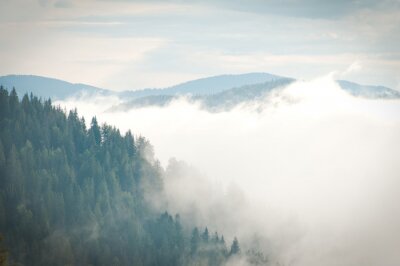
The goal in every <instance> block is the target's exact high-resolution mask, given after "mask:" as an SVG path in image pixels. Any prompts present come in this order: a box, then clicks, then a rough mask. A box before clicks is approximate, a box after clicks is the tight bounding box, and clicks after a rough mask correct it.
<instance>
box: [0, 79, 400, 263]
mask: <svg viewBox="0 0 400 266" xmlns="http://www.w3.org/2000/svg"><path fill="white" fill-rule="evenodd" d="M337 76H338V74H337V73H331V74H329V75H326V76H323V77H319V78H316V79H313V80H294V79H291V78H284V77H279V76H274V75H270V74H262V73H257V74H254V75H253V74H244V75H243V76H240V75H239V76H234V75H231V76H229V75H224V76H217V77H213V78H210V79H209V80H207V79H202V80H199V81H192V82H188V83H184V84H181V85H177V86H174V87H171V88H167V89H156V90H155V89H148V90H141V91H137V92H136V91H133V92H119V93H114V92H111V91H105V90H101V89H97V88H96V89H94V90H92V89H87V87H84V88H83V89H77V90H76V91H74V92H73V93H70V92H68V93H66V92H65V91H68V88H69V87H68V86H70V85H71V84H69V83H68V84H64V85H65V86H67V87H65V88H64V89H61V90H59V91H56V92H55V90H53V91H51V88H52V87H51V86H56V85H57V84H50V85H48V87H47V88H48V89H46V90H43V91H40V93H43V94H41V95H40V96H41V97H43V98H45V99H46V98H47V97H50V96H55V95H56V94H57V96H56V97H55V99H54V100H53V101H46V102H45V103H44V107H43V108H45V110H46V108H47V109H48V108H50V105H51V106H53V107H51V108H54V109H55V110H56V111H57V112H58V114H57V116H59V117H60V118H59V119H60V121H59V122H57V119H56V120H54V122H55V125H57V126H56V128H59V130H61V132H63V130H65V129H63V127H62V123H65V122H62V123H61V121H64V120H65V119H66V118H62V113H64V112H66V114H68V117H67V119H68V121H69V120H70V119H71V121H75V122H74V123H77V124H76V125H79V128H80V129H79V131H80V132H81V133H80V134H81V138H84V135H88V136H87V138H88V141H89V144H85V145H89V146H87V147H88V150H89V151H93V152H94V156H95V157H93V158H96V159H94V160H95V164H99V166H98V167H100V166H101V169H102V170H100V171H97V170H96V167H94V168H93V171H94V172H93V173H92V174H90V175H93V178H94V179H93V181H90V182H94V183H93V184H94V185H93V186H94V187H93V189H94V191H97V189H99V192H96V193H95V194H96V195H97V196H96V195H93V198H90V196H89V195H90V194H89V195H87V197H88V200H89V201H92V203H90V204H92V205H90V204H89V205H87V206H85V205H82V204H80V205H82V206H85V207H83V210H82V211H83V213H81V214H80V215H81V216H79V215H77V214H75V213H74V211H72V212H71V214H70V215H73V216H70V215H68V214H67V213H68V211H67V210H65V212H66V214H64V215H65V217H66V218H65V219H67V218H68V217H75V216H76V217H78V218H79V219H84V220H83V222H82V223H76V222H75V223H72V224H69V226H70V227H69V228H68V227H67V229H65V228H64V227H63V226H64V225H61V227H60V225H57V226H56V227H54V228H57V230H55V231H51V230H50V232H51V234H49V235H47V236H46V237H45V238H44V239H45V241H44V242H43V245H44V246H41V247H42V248H43V249H44V250H46V249H48V245H51V243H53V242H52V241H55V242H54V243H59V242H60V239H61V240H62V243H64V244H63V245H64V247H62V248H60V250H59V251H57V252H58V253H55V252H56V251H55V250H53V251H52V252H53V253H55V254H62V256H61V255H59V256H56V255H55V256H54V257H53V260H51V258H47V259H48V260H47V261H45V262H47V263H49V262H57V261H63V262H64V263H72V264H86V263H89V262H90V263H93V264H96V265H103V264H104V265H111V264H115V265H127V264H131V263H133V265H139V261H141V262H140V263H142V264H143V265H169V264H168V263H171V264H170V265H311V266H313V265H349V266H353V265H354V266H355V265H398V264H399V263H400V261H399V256H398V249H397V247H398V246H399V245H400V236H399V235H398V234H397V232H398V231H399V229H400V228H399V225H400V223H399V222H400V209H399V207H398V204H397V203H398V201H399V200H400V199H399V195H398V192H397V187H398V186H399V173H400V171H399V170H400V169H399V168H400V161H399V158H400V157H399V155H400V154H399V153H400V149H399V148H400V143H399V140H398V136H399V133H400V116H399V114H400V100H399V93H398V92H397V91H395V90H391V89H389V88H386V87H381V86H363V85H358V84H356V83H352V82H348V81H343V80H339V81H337ZM339 76H340V75H339ZM13 78H14V79H17V80H18V79H20V80H19V81H18V82H22V81H24V79H26V78H27V77H18V76H13ZM29 78H32V77H28V79H27V80H28V81H24V82H27V83H26V84H27V86H26V87H24V86H22V85H24V84H23V83H19V85H21V86H20V89H18V83H17V81H15V85H12V83H7V86H8V87H12V86H15V87H16V89H17V91H18V90H25V91H24V92H29V90H30V89H29V82H30V81H29ZM33 78H34V79H36V80H37V82H38V85H35V89H36V86H37V88H39V87H40V86H41V87H42V88H46V85H45V83H46V81H47V79H45V78H38V77H33ZM230 78H233V81H229V79H230ZM2 79H3V80H8V81H7V82H12V81H10V77H2V78H0V80H2ZM240 80H242V81H240ZM39 81H40V82H39ZM199 82H200V83H199ZM199 84H200V85H199ZM74 86H78V87H77V88H81V87H79V86H80V85H74ZM90 88H92V87H90ZM31 90H32V91H33V88H32V89H31ZM185 90H187V91H185ZM187 92H188V93H187ZM50 93H51V94H50ZM46 94H47V95H48V96H46ZM135 94H136V95H135ZM21 97H22V96H21ZM26 97H27V98H26V99H25V97H24V98H22V100H21V108H25V107H24V106H25V105H26V103H25V104H24V102H26V101H29V97H28V96H26ZM33 99H35V100H33V101H32V98H31V100H30V101H31V102H32V104H36V105H38V103H37V101H39V100H38V98H33ZM14 104H15V103H14ZM2 106H4V105H2ZM76 110H77V111H76ZM78 114H79V116H80V115H83V117H84V119H81V118H79V116H78ZM22 117H23V116H22ZM70 117H71V118H70ZM93 117H96V119H95V120H93V119H92V118H93ZM21 119H22V118H21ZM4 121H6V120H3V123H4ZM12 121H13V120H12ZM22 121H23V120H21V122H22ZM68 123H69V122H68ZM67 125H68V124H67ZM96 125H98V126H96ZM108 125H111V126H108ZM14 126H15V125H14ZM60 126H61V127H60ZM47 127H48V126H47V125H46V124H44V125H43V128H45V130H47V129H46V128H47ZM68 127H70V126H67V128H68ZM97 127H98V130H95V129H96V128H97ZM114 127H115V128H114ZM2 128H3V131H2V135H1V136H2V137H5V136H7V137H8V138H9V139H10V138H11V139H12V138H13V137H11V136H10V133H8V134H6V133H4V132H6V131H4V130H7V129H8V130H10V128H11V127H9V126H7V127H2ZM13 128H14V129H12V130H16V129H17V128H19V127H13ZM49 130H50V133H46V134H45V135H44V136H47V135H48V136H50V140H49V141H50V143H49V145H50V146H49V147H53V149H55V148H57V147H58V146H57V145H59V144H57V143H60V141H62V139H63V138H64V137H62V134H61V132H59V133H57V132H58V131H57V130H56V129H53V128H49ZM52 130H55V131H54V132H53V131H52ZM131 131H132V132H133V133H130V132H131ZM85 132H86V133H85ZM90 132H93V133H90ZM94 132H97V133H96V134H97V137H96V134H94ZM107 132H110V133H111V134H110V133H107ZM120 132H122V133H120ZM24 134H26V133H24ZM54 134H55V135H54ZM60 134H61V135H60ZM74 134H75V133H74ZM119 134H121V136H124V134H126V135H125V137H124V139H126V140H124V141H128V143H129V141H130V139H131V140H132V141H133V143H134V146H132V144H129V145H131V147H134V148H132V151H131V155H129V154H130V153H129V150H127V151H126V156H128V158H129V156H131V158H132V163H133V165H132V166H130V167H131V169H132V171H133V172H132V173H129V171H130V170H129V171H128V170H126V169H124V168H126V166H125V165H124V163H125V162H128V161H129V159H126V158H124V157H118V156H125V155H123V154H124V152H122V153H120V152H119V151H118V150H119V149H122V150H124V149H125V144H123V142H124V141H122V139H121V140H118V138H120V137H117V136H118V135H119ZM71 136H73V135H71ZM108 136H113V137H111V138H110V137H108ZM140 136H145V137H146V139H144V138H142V137H140ZM41 138H42V137H39V136H36V137H35V138H33V140H35V141H38V144H36V145H42V144H39V143H41V140H40V139H41ZM53 138H54V139H53ZM74 138H75V137H74ZM91 138H93V139H92V140H90V139H91ZM96 139H97V140H96ZM108 139H109V140H110V141H111V142H108ZM147 140H148V141H149V142H148V141H147ZM15 141H19V143H20V144H18V145H20V149H21V150H20V151H19V152H20V153H21V154H20V155H19V156H20V157H21V160H24V159H23V158H24V157H23V155H22V154H24V152H25V151H26V150H27V149H28V150H29V149H30V148H29V145H28V144H26V141H25V140H24V139H23V137H20V138H19V139H16V140H15ZM74 141H75V140H74ZM90 141H91V142H92V143H93V144H90V143H91V142H90ZM121 141H122V142H121ZM12 142H13V141H10V140H6V141H5V140H4V139H3V138H2V145H3V146H4V147H5V148H4V150H5V152H4V153H5V154H6V155H5V157H6V158H7V159H6V160H5V161H6V162H8V158H9V156H10V154H11V151H12V147H11V146H10V145H11V144H10V143H12ZM30 142H32V140H30ZM16 143H18V142H16ZM61 143H62V142H61ZM96 143H97V144H96ZM101 143H102V144H101ZM117 143H120V144H117ZM150 143H151V145H150ZM6 145H7V146H6ZM18 145H17V144H15V146H16V149H17V148H18ZM27 145H28V146H27ZM31 145H32V144H31ZM63 145H66V144H63ZM75 145H77V144H75ZM90 145H93V147H92V148H90V147H91V146H90ZM96 145H99V146H98V147H97V146H96ZM118 145H122V146H118ZM129 145H128V147H129ZM33 146H34V147H36V148H37V147H40V146H35V144H33ZM65 147H68V146H65ZM76 147H80V145H77V146H76ZM96 147H97V148H96ZM117 147H119V148H117ZM48 149H50V148H48ZM96 149H99V150H98V151H96ZM107 149H110V150H108V151H107ZM17 150H18V149H17ZM61 151H63V149H61ZM133 151H135V152H133ZM54 152H55V155H54V156H61V157H60V158H63V156H67V158H69V157H68V156H69V155H68V150H66V151H65V152H66V153H67V155H62V154H61V155H57V152H59V151H58V149H55V150H54ZM76 152H78V151H76ZM81 152H82V154H81V155H79V156H89V155H90V154H86V152H85V151H84V150H82V151H81ZM96 153H98V154H103V155H101V156H100V157H99V155H96ZM17 154H18V152H17ZM107 154H108V155H107ZM0 155H1V154H0ZM113 156H116V157H115V158H113ZM0 157H1V156H0ZM71 158H73V157H71ZM0 159H1V158H0ZM87 160H88V159H85V160H83V162H85V161H87ZM67 161H69V159H68V160H67ZM105 162H107V163H105ZM75 164H77V165H79V164H80V162H79V160H78V161H76V162H75ZM113 164H115V165H121V166H120V167H121V170H118V167H119V166H118V167H117V168H116V169H113V167H112V165H113ZM5 165H7V164H5ZM73 167H75V166H74V164H71V165H70V166H69V168H71V169H73ZM107 167H110V168H107ZM4 169H6V168H4ZM40 169H41V168H40ZM40 169H38V170H40ZM61 169H62V168H61ZM76 169H77V170H76V171H77V172H76V173H75V174H73V175H72V176H74V175H76V178H77V177H78V176H79V175H80V173H81V172H80V171H82V169H85V168H82V166H80V167H77V168H76ZM79 169H81V170H79ZM89 169H90V168H89ZM135 169H139V172H135V171H136V170H135ZM41 171H42V170H41ZM71 171H72V173H73V172H74V170H71ZM96 171H97V172H96ZM126 171H128V172H126ZM37 173H40V172H37ZM60 173H62V170H61V172H60ZM89 173H91V172H89ZM121 174H122V175H121ZM20 175H21V174H20ZM131 175H132V177H133V179H132V180H131V179H130V178H129V176H131ZM56 176H57V175H56ZM96 176H101V178H100V179H99V182H100V180H104V181H102V182H105V183H101V182H100V183H99V184H98V185H97V181H95V180H96V178H97V177H96ZM109 176H112V179H111V180H114V181H112V182H117V183H116V184H118V185H116V184H115V183H114V185H112V186H111V185H110V184H109V182H110V180H109ZM60 178H61V176H60ZM124 178H125V179H124ZM82 180H85V179H82ZM116 180H117V181H116ZM60 181H62V178H61V179H60ZM19 182H22V181H19ZM42 182H45V181H42ZM69 182H71V184H72V185H73V186H76V185H74V184H75V183H74V181H69ZM124 182H128V183H124ZM129 182H133V183H129ZM135 182H136V183H135ZM60 184H61V183H60ZM127 184H130V185H128V187H130V188H132V189H133V190H129V191H125V192H123V191H124V189H126V188H127ZM135 184H136V185H135ZM104 187H106V188H107V189H106V190H104ZM84 188H85V189H88V188H90V186H87V185H84V183H82V188H81V189H84ZM76 189H78V188H75V187H74V188H73V190H74V191H75V190H76ZM118 190H121V192H118ZM4 191H8V190H7V188H6V187H4ZM21 191H24V189H22V188H21ZM89 191H90V190H89ZM104 191H108V192H104ZM122 192H123V193H122ZM126 192H128V194H129V196H128V194H124V193H126ZM5 193H6V194H5V195H8V194H7V193H9V192H5ZM21 193H22V195H24V194H23V192H21ZM54 193H55V195H59V193H60V191H55V192H54ZM63 193H64V192H61V194H63ZM97 193H99V194H97ZM104 193H106V194H109V196H104V195H105V194H104ZM18 195H20V194H18ZM66 195H67V194H64V195H63V197H64V200H63V201H64V202H65V203H64V204H65V206H67V199H66V198H65V197H66ZM83 195H85V193H84V194H83ZM129 197H132V198H131V199H129ZM28 198H29V197H24V199H25V200H23V201H17V202H16V203H14V204H16V205H15V206H18V208H17V210H18V215H22V214H23V215H25V216H24V217H29V215H31V216H32V214H29V213H32V212H35V209H30V208H33V206H35V205H33V204H32V203H29V202H28V201H27V200H26V199H28ZM125 201H126V202H127V204H128V205H124V204H123V202H125ZM60 202H62V201H60ZM60 204H61V203H60ZM69 204H72V203H69ZM73 204H76V203H73ZM129 204H134V205H135V204H139V206H136V205H135V206H130V205H129ZM97 205H99V206H98V207H96V206H97ZM39 206H40V205H39ZM92 208H93V210H92V211H93V212H94V213H93V215H91V216H90V217H92V218H87V217H86V214H85V210H86V211H87V210H90V209H92ZM96 208H99V210H101V211H99V210H97V209H96ZM132 209H134V211H132ZM165 211H167V212H168V213H165ZM9 212H10V210H8V212H6V213H9ZM11 213H12V212H11ZM163 213H165V214H163ZM175 214H179V215H178V216H176V217H173V216H174V215H175ZM157 215H161V216H160V217H159V218H157ZM33 217H35V215H33ZM85 217H86V218H85ZM96 217H97V218H96ZM10 219H11V218H10ZM26 219H28V218H26ZM74 219H77V218H74ZM86 219H87V220H86ZM6 220H7V219H6ZM27 221H29V219H28V220H27ZM120 221H123V223H122V224H120V223H119V222H120ZM44 222H45V221H44ZM63 223H66V224H65V225H67V224H68V223H67V222H66V221H65V222H63ZM6 224H7V223H6ZM178 224H179V225H178ZM74 225H75V226H74ZM76 225H79V226H82V225H84V226H83V228H84V229H83V231H81V230H78V231H76ZM8 226H10V227H13V226H11V225H10V224H8ZM132 226H133V227H134V228H136V229H135V230H134V231H132V233H129V237H128V238H126V239H125V238H124V237H123V241H122V242H121V240H119V237H120V236H122V235H126V234H124V231H125V230H127V229H126V228H132ZM180 227H182V231H180V229H179V230H178V231H176V230H177V229H176V228H180ZM21 228H23V225H21ZM51 228H53V227H51ZM63 228H64V229H63ZM140 228H142V229H140ZM173 228H174V229H173ZM193 228H194V229H193ZM197 228H198V229H197ZM205 228H207V233H206V231H205ZM192 229H193V230H192ZM209 229H210V232H208V230H209ZM52 230H53V229H52ZM129 230H131V229H129ZM129 230H128V231H126V232H131V231H129ZM196 230H197V231H196ZM211 230H212V231H211ZM214 231H216V232H218V233H216V234H215V235H214ZM14 232H15V234H17V235H18V234H19V230H16V231H14ZM165 232H168V233H165ZM164 233H165V234H166V235H165V237H167V238H166V239H169V238H168V237H169V234H171V235H172V236H173V237H172V239H178V240H173V241H172V240H169V241H167V242H164V240H163V239H164V238H162V237H161V238H160V236H163V234H164ZM80 234H86V235H87V236H89V237H88V238H89V239H91V241H92V242H88V243H85V242H84V243H85V244H84V245H83V244H82V246H79V245H81V241H83V240H81V239H80V238H79V237H77V236H78V235H80ZM222 234H223V235H224V242H223V243H224V244H222V242H221V235H222ZM235 237H237V239H238V240H239V242H238V243H236V244H238V245H240V248H239V247H236V246H235V245H234V243H235V241H234V239H235ZM139 238H140V239H142V240H141V241H139V242H137V239H139ZM107 239H111V240H112V241H113V242H112V243H114V244H113V245H115V246H116V247H120V251H118V252H119V253H118V252H117V251H116V250H114V249H110V248H109V247H108V246H107V245H104V241H106V240H107ZM179 239H180V240H179ZM196 239H198V240H196ZM200 239H202V240H201V241H205V242H201V241H200ZM206 239H207V241H206ZM208 239H209V240H208ZM212 239H213V240H212ZM5 240H6V241H7V237H6V238H5ZM211 240H212V241H211ZM217 240H218V241H217ZM96 241H97V242H96ZM157 241H159V242H157ZM175 241H177V242H175ZM196 241H197V242H196ZM208 241H210V245H208V244H204V243H209V242H208ZM213 241H214V242H213ZM225 241H226V244H225ZM135 242H137V243H138V244H136V245H135V246H134V244H133V243H135ZM157 243H159V244H160V246H158V244H157ZM166 243H168V244H166ZM193 243H199V244H193ZM200 243H201V244H200ZM212 243H221V244H212ZM6 244H8V246H10V245H11V246H13V245H14V244H13V243H10V242H6ZM231 244H232V246H231ZM46 245H47V246H46ZM74 245H77V247H82V248H84V249H83V250H85V248H89V249H88V250H89V251H87V254H86V255H85V254H79V253H77V252H76V247H75V246H74ZM91 245H96V248H94V247H93V246H91ZM102 245H104V247H102ZM197 245H199V246H197ZM125 248H126V250H130V248H131V249H132V250H136V252H138V253H135V254H136V255H135V254H134V255H132V256H131V257H130V256H126V254H125V253H123V252H122V251H121V249H122V250H125ZM169 248H170V249H169ZM197 248H198V249H197ZM66 249H68V250H69V251H68V252H69V253H68V254H71V255H65V250H66ZM20 250H23V248H21V247H20ZM63 250H64V251H63ZM104 250H105V251H107V252H105V251H104ZM193 250H195V251H193ZM239 250H240V251H239ZM85 252H86V251H85ZM97 252H102V254H103V255H102V257H101V258H102V260H103V261H102V260H101V259H99V258H100V257H99V256H98V255H97ZM28 254H31V256H33V257H35V253H34V251H30V253H29V252H28ZM32 254H33V255H32ZM108 254H110V255H108ZM116 254H117V255H116ZM128 254H129V253H128ZM167 254H170V255H171V256H169V255H167ZM231 254H234V255H231ZM152 257H154V259H155V260H152V259H151V258H152ZM37 258H39V259H42V257H41V256H37ZM11 259H12V260H15V261H16V262H17V261H18V259H20V260H23V258H22V257H19V256H17V253H14V254H13V253H12V255H11ZM39 259H38V260H37V261H38V262H37V263H43V261H41V260H39ZM79 259H81V260H80V261H79ZM94 259H95V260H94ZM132 259H136V260H137V261H134V262H133V261H132ZM108 263H110V264H108Z"/></svg>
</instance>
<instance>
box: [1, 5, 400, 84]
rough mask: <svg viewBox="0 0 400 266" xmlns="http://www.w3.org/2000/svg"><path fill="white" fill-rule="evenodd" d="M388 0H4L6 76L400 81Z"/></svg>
mask: <svg viewBox="0 0 400 266" xmlns="http://www.w3.org/2000/svg"><path fill="white" fill-rule="evenodd" d="M399 10H400V8H399V4H398V1H396V0H387V1H379V2H376V1H335V2H332V1H314V0H303V1H275V0H271V1H259V0H252V1H247V2H246V4H243V3H242V2H241V1H224V0H220V1H185V2H182V1H168V2H164V1H94V0H93V1H92V0H89V1H67V0H65V1H50V0H49V1H47V0H42V1H20V0H17V1H9V0H6V1H2V2H1V3H0V33H1V34H0V36H1V37H0V47H1V49H0V56H1V58H2V59H3V60H2V61H3V64H2V66H1V67H0V74H1V75H5V74H36V75H44V76H51V77H55V78H60V79H65V80H68V81H72V82H80V83H89V84H91V85H96V86H99V87H105V88H111V89H116V90H122V89H137V88H143V87H149V86H156V87H165V86H170V85H173V84H176V83H179V82H182V81H186V80H190V79H194V78H199V77H204V76H210V75H218V74H225V73H243V72H252V71H256V72H260V71H265V72H271V73H275V74H280V75H283V76H291V77H294V78H299V77H303V78H314V77H317V76H320V75H322V74H323V73H327V72H330V71H333V70H336V69H340V70H342V71H344V70H345V69H346V68H347V67H348V66H349V65H351V64H352V63H354V62H359V65H361V66H362V68H360V69H359V70H358V71H357V72H352V73H348V77H347V78H348V79H352V80H354V81H356V82H359V83H362V84H380V85H385V86H388V87H392V88H394V89H400V87H399V84H400V80H399V78H398V77H399V76H400V73H399V69H400V60H399V58H400V57H399V55H400V50H399V46H398V43H399V42H400V39H399V38H400V37H399V36H400V21H399V18H400V15H399V12H400V11H399Z"/></svg>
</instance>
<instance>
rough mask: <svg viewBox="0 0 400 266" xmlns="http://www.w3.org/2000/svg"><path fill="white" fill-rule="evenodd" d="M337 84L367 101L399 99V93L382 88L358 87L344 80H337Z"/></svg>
mask: <svg viewBox="0 0 400 266" xmlns="http://www.w3.org/2000/svg"><path fill="white" fill-rule="evenodd" d="M337 83H338V84H339V86H340V87H341V88H342V89H343V90H345V91H347V92H349V93H350V94H351V95H353V96H356V97H363V98H369V99H377V98H379V99H395V98H400V92H398V91H396V90H393V89H390V88H387V87H384V86H371V85H360V84H357V83H354V82H350V81H346V80H338V81H337Z"/></svg>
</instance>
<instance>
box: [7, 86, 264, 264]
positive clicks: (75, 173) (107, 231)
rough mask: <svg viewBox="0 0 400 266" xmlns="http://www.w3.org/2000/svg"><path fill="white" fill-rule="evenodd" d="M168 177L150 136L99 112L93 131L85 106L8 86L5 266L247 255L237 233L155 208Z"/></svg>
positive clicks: (223, 260) (217, 259) (205, 260)
mask: <svg viewBox="0 0 400 266" xmlns="http://www.w3.org/2000/svg"><path fill="white" fill-rule="evenodd" d="M163 174H164V169H163V168H162V167H161V165H160V163H159V162H158V161H157V160H156V159H155V156H154V152H153V147H152V146H151V144H150V143H149V141H147V140H146V139H145V138H144V137H140V136H138V137H136V136H134V134H133V133H131V132H130V131H128V132H127V133H126V134H121V132H120V131H119V130H118V129H117V128H115V127H112V126H109V125H107V124H103V125H99V123H98V122H97V119H96V117H93V119H92V120H91V123H90V127H88V128H87V127H86V124H85V120H84V119H83V118H81V117H79V115H78V112H77V110H73V111H70V112H68V113H67V112H66V111H65V110H63V109H61V108H60V107H57V106H54V105H53V104H52V102H51V100H50V99H48V100H42V99H40V98H38V97H36V96H34V95H32V94H31V95H27V94H26V95H24V96H23V97H22V98H21V99H20V98H19V97H18V95H17V93H16V91H15V89H13V90H11V91H8V90H7V89H5V88H3V87H1V88H0V234H1V238H0V241H1V243H0V244H1V249H0V265H171V266H172V265H224V264H227V263H228V262H229V260H230V259H232V258H233V257H235V256H240V254H241V248H240V246H239V241H238V240H237V238H234V240H233V242H230V243H226V242H225V239H224V236H223V235H222V234H219V233H217V232H209V229H208V228H207V227H202V228H199V227H196V225H192V226H191V227H189V226H185V225H184V223H182V221H181V219H180V216H179V214H170V213H168V210H167V209H165V211H162V212H160V211H159V210H158V209H157V208H154V206H153V205H154V204H153V203H152V201H153V200H154V199H162V197H163V182H164V179H163ZM185 224H188V223H185ZM256 255H257V254H256ZM258 255H259V254H258ZM254 258H258V259H255V260H254V259H253V260H254V264H264V263H265V262H266V259H265V258H264V257H263V256H258V257H257V256H255V257H254Z"/></svg>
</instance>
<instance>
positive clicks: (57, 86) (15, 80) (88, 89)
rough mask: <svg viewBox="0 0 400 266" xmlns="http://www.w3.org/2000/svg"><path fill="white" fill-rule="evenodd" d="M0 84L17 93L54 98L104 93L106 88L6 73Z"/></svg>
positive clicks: (0, 78) (0, 79)
mask: <svg viewBox="0 0 400 266" xmlns="http://www.w3.org/2000/svg"><path fill="white" fill-rule="evenodd" d="M0 85H2V86H3V87H5V88H7V89H9V90H11V89H12V88H15V90H16V91H17V93H18V95H20V96H22V95H24V94H25V93H28V94H30V93H31V92H32V93H33V94H34V95H35V96H38V97H42V98H45V99H47V98H51V99H54V100H61V99H66V98H68V97H71V96H74V95H77V94H79V93H88V94H92V93H106V92H107V90H104V89H100V88H96V87H93V86H90V85H85V84H74V83H69V82H66V81H63V80H59V79H54V78H47V77H41V76H33V75H8V76H2V77H0Z"/></svg>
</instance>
